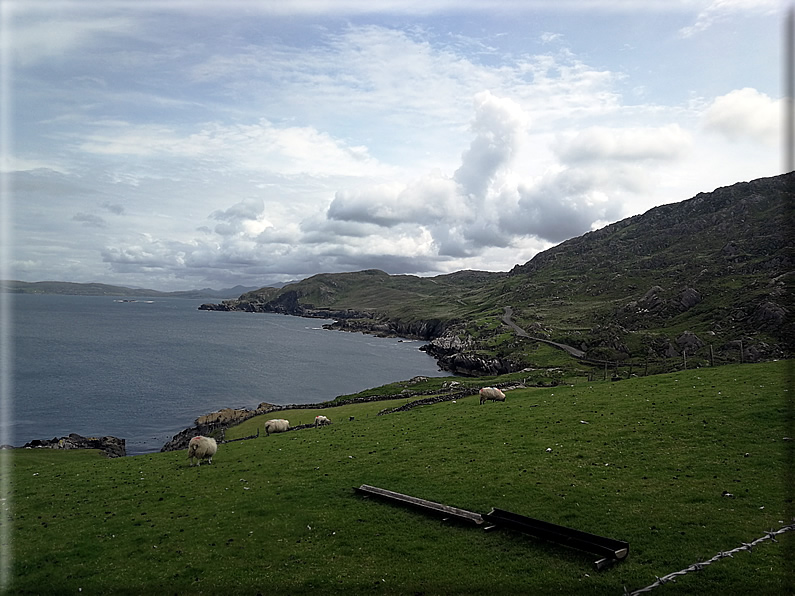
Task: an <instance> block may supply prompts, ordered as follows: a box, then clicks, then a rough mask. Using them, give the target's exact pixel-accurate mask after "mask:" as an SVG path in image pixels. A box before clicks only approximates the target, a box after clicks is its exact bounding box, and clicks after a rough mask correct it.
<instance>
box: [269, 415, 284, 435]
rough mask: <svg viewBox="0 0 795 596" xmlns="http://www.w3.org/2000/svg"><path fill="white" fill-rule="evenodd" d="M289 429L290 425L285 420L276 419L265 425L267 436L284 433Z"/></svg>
mask: <svg viewBox="0 0 795 596" xmlns="http://www.w3.org/2000/svg"><path fill="white" fill-rule="evenodd" d="M289 428H290V423H289V422H288V421H287V420H285V419H284V418H274V419H273V420H268V421H267V422H266V423H265V434H266V435H270V434H271V433H283V432H286V431H287V429H289Z"/></svg>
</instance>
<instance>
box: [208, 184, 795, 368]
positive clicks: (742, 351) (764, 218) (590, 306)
mask: <svg viewBox="0 0 795 596" xmlns="http://www.w3.org/2000/svg"><path fill="white" fill-rule="evenodd" d="M793 187H795V173H790V174H786V175H782V176H776V177H772V178H763V179H759V180H754V181H752V182H743V183H738V184H735V185H732V186H728V187H724V188H719V189H716V190H715V191H713V192H710V193H700V194H698V195H697V196H695V197H693V198H691V199H688V200H685V201H681V202H679V203H674V204H670V205H663V206H660V207H656V208H654V209H652V210H650V211H648V212H647V213H645V214H643V215H638V216H635V217H631V218H628V219H626V220H623V221H620V222H617V223H615V224H612V225H609V226H606V227H605V228H603V229H600V230H597V231H594V232H590V233H588V234H585V235H583V236H580V237H578V238H573V239H571V240H568V241H566V242H563V243H561V244H560V245H558V246H555V247H553V248H551V249H549V250H547V251H544V252H542V253H540V254H538V255H536V257H534V258H533V259H532V260H531V261H529V262H527V263H525V264H523V265H518V266H516V267H515V268H514V269H513V270H511V271H510V272H507V273H485V272H473V271H462V272H458V273H454V274H451V275H440V276H437V277H433V278H420V277H415V276H409V275H396V276H390V275H387V274H386V273H384V272H383V271H376V270H369V271H361V272H356V273H339V274H321V275H316V276H313V277H310V278H308V279H305V280H303V281H301V282H297V283H294V284H289V285H287V286H285V287H284V288H282V289H276V288H262V289H260V290H256V291H254V292H250V293H247V294H244V295H242V296H240V298H239V299H238V300H231V301H226V302H225V303H224V305H222V307H221V308H220V309H222V310H223V309H230V310H236V309H241V310H252V311H266V312H268V311H271V312H272V311H275V312H285V313H287V314H296V315H310V316H312V315H314V316H318V315H322V314H323V313H326V315H327V316H328V317H331V318H338V319H341V320H340V322H339V327H340V328H343V329H349V330H354V331H357V330H369V331H371V332H374V333H389V334H394V335H406V336H415V337H421V338H422V339H426V340H438V341H437V344H438V345H436V346H434V347H435V348H437V349H436V350H435V352H433V354H434V356H436V357H437V358H440V361H441V362H442V364H443V365H446V361H445V360H444V357H447V356H452V355H454V354H453V352H455V353H465V355H466V356H467V358H465V359H464V360H465V361H466V362H467V363H468V365H470V366H471V367H472V368H473V372H474V373H475V374H477V373H480V374H484V370H489V369H490V368H497V369H500V370H501V371H506V370H518V369H521V368H524V367H538V366H539V364H538V361H537V359H536V358H535V354H534V352H535V349H536V346H537V343H536V342H533V341H530V340H518V339H517V338H516V335H515V334H514V333H513V332H511V330H510V329H509V328H508V327H507V326H506V325H505V324H504V323H503V320H502V318H503V314H504V312H505V311H504V308H505V307H511V308H512V310H513V317H514V321H515V323H517V324H518V325H519V326H520V327H522V328H523V329H525V330H526V331H527V332H528V334H529V335H530V336H532V337H535V338H541V339H546V340H551V341H555V342H559V343H564V344H567V345H571V346H573V347H575V348H577V349H580V350H583V351H584V352H586V357H587V359H589V360H598V361H610V362H618V363H623V364H626V365H629V364H632V365H633V366H646V363H647V362H649V361H651V363H652V366H654V367H655V368H658V369H663V370H675V369H676V368H677V367H681V366H683V365H684V360H685V358H687V359H689V360H691V362H692V363H693V364H699V365H703V364H706V363H709V362H710V361H712V362H714V363H727V362H753V361H761V360H770V359H775V358H788V357H792V356H793V354H794V353H795V325H794V324H793V319H792V316H791V304H792V302H791V300H792V299H791V286H792V270H793V266H794V265H793V258H792V256H793V246H792V243H791V235H790V234H788V230H791V223H792V221H791V217H790V210H791V209H790V208H791V204H790V203H791V200H792V189H793ZM495 363H496V364H495ZM492 365H493V366H492ZM484 367H485V368H484ZM448 368H450V369H451V370H456V371H457V372H463V373H465V372H467V371H462V370H459V369H458V368H456V367H453V366H448Z"/></svg>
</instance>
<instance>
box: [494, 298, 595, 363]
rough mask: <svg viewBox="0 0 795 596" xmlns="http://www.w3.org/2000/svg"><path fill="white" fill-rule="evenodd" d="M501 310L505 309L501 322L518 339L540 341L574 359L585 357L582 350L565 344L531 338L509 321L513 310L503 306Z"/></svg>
mask: <svg viewBox="0 0 795 596" xmlns="http://www.w3.org/2000/svg"><path fill="white" fill-rule="evenodd" d="M503 308H504V309H505V314H504V315H502V322H503V323H505V324H506V325H508V327H510V328H511V329H513V330H514V332H515V333H516V335H518V336H519V337H526V338H528V339H532V340H533V341H540V342H542V343H545V344H549V345H550V346H554V347H556V348H560V349H561V350H563V351H565V352H568V353H569V354H571V355H572V356H574V357H575V358H582V357H584V356H585V352H583V351H582V350H578V349H577V348H574V347H572V346H567V345H566V344H560V343H558V342H556V341H549V340H548V339H543V338H541V337H533V336H532V335H530V334H529V333H527V331H525V330H524V329H522V328H521V327H519V325H517V324H516V323H514V322H513V320H512V319H511V317H512V316H513V308H511V307H510V306H504V307H503Z"/></svg>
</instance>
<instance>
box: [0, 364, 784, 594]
mask: <svg viewBox="0 0 795 596" xmlns="http://www.w3.org/2000/svg"><path fill="white" fill-rule="evenodd" d="M789 364H791V363H788V362H778V363H765V364H755V365H744V366H739V365H732V366H725V367H720V368H716V369H701V370H694V371H684V372H679V373H676V374H668V375H659V376H654V377H647V378H641V379H631V380H626V381H622V382H619V383H610V382H594V383H579V384H576V385H575V386H565V387H564V386H559V387H554V388H549V389H525V390H516V391H512V392H510V393H509V394H508V399H507V401H506V402H505V403H502V404H496V403H489V404H486V405H483V406H480V405H478V404H477V401H476V400H477V398H476V397H475V396H472V397H468V398H465V399H463V400H459V401H458V402H457V403H450V402H446V403H442V404H437V405H434V406H425V407H421V408H417V409H413V410H410V411H407V412H401V413H396V414H390V415H387V416H376V414H377V412H378V411H379V410H380V409H383V408H384V407H394V406H396V405H400V403H402V401H401V400H398V401H390V402H386V403H380V404H379V403H376V404H372V403H371V404H362V405H358V406H345V407H344V409H343V408H340V409H339V410H336V409H326V410H324V411H323V413H324V414H326V415H328V416H330V417H331V418H332V420H334V421H335V423H334V425H333V426H331V427H327V428H323V429H318V430H315V429H311V430H304V431H296V432H290V433H285V434H281V435H274V436H271V437H265V436H261V437H260V438H259V439H255V440H250V441H241V442H236V443H229V444H226V445H222V446H221V447H220V449H219V452H218V454H217V456H216V458H215V463H214V464H213V465H212V466H201V467H199V468H190V467H188V466H187V460H186V457H185V452H184V451H182V452H172V453H162V454H160V453H158V454H151V455H144V456H137V457H129V458H123V459H117V460H107V459H104V458H101V457H99V456H97V455H96V454H94V453H92V452H79V453H77V452H75V453H71V452H53V451H38V450H18V451H14V452H13V453H11V454H10V456H9V457H10V460H11V466H10V468H7V469H4V470H3V474H8V473H9V472H11V473H12V477H11V484H10V486H11V494H12V498H13V504H12V513H13V519H12V521H11V523H12V529H13V536H14V539H15V540H14V544H13V547H14V548H13V552H14V555H15V557H14V562H13V570H14V575H13V584H12V586H11V588H12V589H11V592H12V593H19V594H22V593H31V594H32V593H36V594H41V593H48V594H60V593H64V594H65V593H70V594H71V593H76V592H77V591H78V588H82V590H83V593H90V594H97V593H130V594H140V593H147V594H154V593H158V594H165V593H179V594H187V593H191V594H214V593H221V592H223V593H228V594H256V593H258V592H260V593H263V594H264V593H268V592H272V591H273V590H274V589H275V588H278V589H279V591H284V593H292V594H294V593H302V592H309V591H317V592H320V593H340V594H342V593H346V594H348V593H391V594H397V593H400V594H403V593H426V594H435V593H466V594H486V593H488V594H506V593H510V594H514V593H528V594H529V593H552V592H557V593H562V594H575V593H587V594H593V593H597V594H599V593H601V594H620V593H622V591H623V589H624V587H625V586H626V587H627V588H629V589H636V588H640V587H643V586H646V585H648V584H650V583H652V582H653V581H654V578H655V576H662V575H664V574H667V573H669V572H672V571H676V570H679V569H682V568H684V567H686V566H688V565H690V564H691V563H694V562H696V561H699V560H705V559H708V558H710V557H712V556H713V555H714V554H716V553H717V552H719V551H722V550H728V549H730V548H734V547H736V546H739V545H740V544H741V543H743V542H750V541H751V540H753V539H755V538H758V537H760V536H762V535H764V532H765V531H766V530H769V529H771V528H778V527H780V526H781V525H782V524H783V523H785V522H786V521H787V517H786V515H787V514H788V513H791V511H792V510H791V503H790V505H787V504H786V503H785V500H786V498H787V497H788V496H789V497H790V498H791V496H792V495H791V494H789V495H787V493H786V480H787V479H788V478H787V474H785V473H784V470H785V466H786V464H787V463H790V464H791V463H792V461H793V458H792V443H791V442H783V441H782V437H784V436H785V435H787V434H788V433H791V432H792V429H791V428H790V429H787V428H786V425H785V413H786V412H785V408H786V402H787V400H788V399H790V398H789V395H788V391H787V390H788V383H787V380H788V379H787V374H786V372H787V366H788V365H789ZM280 415H283V416H284V417H286V418H289V419H290V420H291V422H292V423H293V424H299V423H301V422H307V421H309V420H310V419H311V418H312V417H313V416H314V412H312V411H310V410H300V411H294V412H284V413H281V414H280ZM351 415H353V416H355V420H354V421H349V420H348V417H349V416H351ZM263 421H264V420H262V419H259V420H256V421H255V422H251V424H260V426H261V423H262V422H263ZM581 421H586V422H588V424H583V423H582V422H581ZM243 434H246V433H243ZM790 436H791V435H790ZM548 448H550V449H551V451H549V452H548V451H547V449H548ZM787 449H789V450H790V451H789V453H785V450H787ZM746 454H748V455H747V456H746ZM789 479H790V480H791V478H789ZM362 483H367V484H373V485H376V486H382V487H384V488H389V489H392V490H396V491H400V492H405V493H407V494H411V495H414V496H418V497H423V498H426V499H430V500H435V501H438V502H442V503H446V504H449V505H454V506H458V507H462V508H465V509H469V510H472V511H478V512H487V511H489V509H490V508H491V507H492V506H496V507H500V508H504V509H508V510H511V511H515V512H517V513H522V514H525V515H530V516H533V517H537V518H541V519H545V520H548V521H551V522H556V523H560V524H564V525H568V526H572V527H577V528H580V529H583V530H586V531H590V532H594V533H597V534H601V535H605V536H610V537H614V538H619V539H623V540H627V541H628V542H629V543H630V555H629V558H628V559H627V560H626V561H624V562H622V563H620V564H618V565H617V566H615V567H614V568H611V569H609V570H607V571H603V572H599V573H597V572H595V571H594V570H593V569H592V567H591V560H592V559H591V558H589V557H588V556H585V555H581V554H579V553H577V552H574V551H569V550H566V549H563V548H559V547H551V546H549V545H544V544H540V543H538V542H536V541H535V540H533V539H531V538H529V537H526V536H522V535H515V534H511V533H508V532H503V531H496V532H491V533H486V532H482V531H480V530H475V529H471V528H466V527H459V526H456V525H448V524H446V523H443V522H441V521H439V520H437V519H434V518H430V517H427V516H425V515H423V514H420V513H416V512H413V511H410V510H404V509H403V508H400V507H397V506H393V505H389V504H385V503H382V502H378V501H376V500H370V499H365V498H362V497H360V496H357V495H355V494H354V492H353V490H352V487H354V486H358V485H359V484H362ZM723 491H729V492H730V493H732V494H733V495H734V497H733V498H730V497H724V496H722V493H723ZM787 507H789V508H790V509H789V511H787V510H786V509H787ZM3 523H8V521H7V520H6V519H5V518H4V519H3ZM793 534H795V532H790V533H788V534H785V535H783V536H782V537H780V538H779V543H778V544H774V543H765V545H762V546H760V547H758V548H756V549H755V550H754V552H753V553H750V554H749V553H739V554H738V555H735V557H734V558H733V559H726V560H722V561H720V562H718V563H716V564H714V565H712V566H711V567H710V568H708V569H707V570H705V571H704V572H702V573H700V574H689V575H688V576H686V577H684V578H681V579H679V580H678V582H677V584H675V586H674V587H671V586H663V587H661V588H657V589H656V590H655V593H659V594H665V593H700V594H706V593H716V594H717V593H721V594H723V593H750V592H754V593H757V594H774V593H782V592H785V591H786V586H787V582H788V581H789V582H791V581H792V577H791V576H789V575H788V569H789V568H788V566H787V564H786V560H785V557H786V556H787V555H791V554H792V553H793V546H795V544H793V538H795V537H794V536H793ZM792 587H793V586H792V583H789V589H790V590H791V589H792Z"/></svg>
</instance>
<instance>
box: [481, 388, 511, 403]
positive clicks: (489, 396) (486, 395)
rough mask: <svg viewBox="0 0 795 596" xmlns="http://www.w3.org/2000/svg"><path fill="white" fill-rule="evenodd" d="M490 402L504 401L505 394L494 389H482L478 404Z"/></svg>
mask: <svg viewBox="0 0 795 596" xmlns="http://www.w3.org/2000/svg"><path fill="white" fill-rule="evenodd" d="M487 400H491V401H505V394H504V393H503V392H502V391H500V390H499V389H497V388H496V387H484V388H483V389H481V390H480V403H481V404H483V402H485V401H487Z"/></svg>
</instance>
